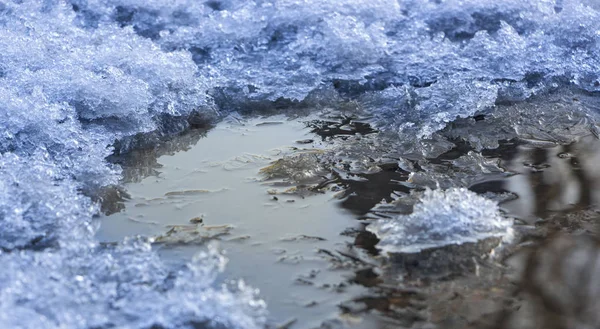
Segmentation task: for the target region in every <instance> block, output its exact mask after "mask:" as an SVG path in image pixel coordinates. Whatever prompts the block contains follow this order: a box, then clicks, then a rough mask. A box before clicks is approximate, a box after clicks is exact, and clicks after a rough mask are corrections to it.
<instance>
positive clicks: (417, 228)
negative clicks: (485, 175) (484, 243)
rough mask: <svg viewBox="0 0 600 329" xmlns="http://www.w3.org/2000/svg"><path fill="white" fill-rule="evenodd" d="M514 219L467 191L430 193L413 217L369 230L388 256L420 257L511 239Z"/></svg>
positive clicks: (388, 221)
mask: <svg viewBox="0 0 600 329" xmlns="http://www.w3.org/2000/svg"><path fill="white" fill-rule="evenodd" d="M512 224H513V220H512V219H511V218H506V217H504V216H503V215H502V214H501V213H500V210H499V208H498V204H497V203H496V202H494V201H491V200H489V199H486V198H484V197H481V196H479V195H477V194H476V193H473V192H471V191H469V190H467V189H465V188H451V189H448V190H439V189H438V190H430V189H427V190H426V191H425V192H424V194H423V196H422V198H421V200H420V202H419V203H417V204H416V205H415V206H414V210H413V213H412V214H410V215H401V216H398V217H396V218H394V219H381V220H378V221H376V222H374V223H373V224H370V225H369V226H367V230H368V231H370V232H372V233H374V234H375V235H377V237H378V238H379V240H380V241H379V243H378V244H377V248H378V249H381V250H382V251H384V252H386V253H416V252H420V251H421V250H424V249H429V248H435V247H442V246H446V245H451V244H458V245H460V244H463V243H466V242H477V241H478V240H481V239H485V238H489V237H505V238H510V236H511V235H512Z"/></svg>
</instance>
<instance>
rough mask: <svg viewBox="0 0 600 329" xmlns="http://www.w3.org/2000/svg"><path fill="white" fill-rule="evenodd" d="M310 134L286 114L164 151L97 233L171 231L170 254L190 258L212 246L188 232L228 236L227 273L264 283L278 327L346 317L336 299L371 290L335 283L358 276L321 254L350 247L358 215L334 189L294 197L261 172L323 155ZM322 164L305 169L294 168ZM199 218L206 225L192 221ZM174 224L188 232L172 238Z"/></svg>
mask: <svg viewBox="0 0 600 329" xmlns="http://www.w3.org/2000/svg"><path fill="white" fill-rule="evenodd" d="M309 119H310V118H304V119H303V120H307V121H308V120H309ZM309 131H310V130H309V129H308V128H307V126H306V124H304V123H302V122H301V121H300V120H289V119H288V118H286V117H284V116H279V117H268V118H261V119H250V120H241V121H237V120H233V119H231V120H228V121H227V122H223V123H221V124H218V125H217V126H216V127H215V128H214V129H211V130H209V131H208V132H207V133H206V137H204V138H202V139H200V140H199V141H198V142H197V144H195V145H192V146H191V147H190V148H189V150H187V151H185V152H178V153H175V154H172V155H164V156H161V157H159V158H158V159H157V162H158V163H159V164H160V168H159V169H157V172H156V173H154V174H153V175H150V176H148V177H139V178H138V177H136V178H131V180H132V182H130V183H126V184H125V185H124V188H125V189H126V192H127V194H128V195H129V196H130V199H129V200H127V201H126V202H125V209H124V210H123V211H121V212H119V213H116V214H112V215H110V216H106V217H103V218H102V219H101V224H102V226H101V229H100V230H99V231H98V239H99V240H100V241H106V242H113V241H120V240H121V239H123V238H124V237H127V236H131V235H136V234H143V235H146V236H162V238H159V241H162V242H163V244H162V245H163V250H162V251H161V254H163V256H164V257H165V258H168V259H170V261H171V262H173V261H174V260H173V259H180V261H183V260H185V259H187V258H189V257H190V255H191V254H193V252H194V250H197V249H198V248H202V247H200V246H201V245H202V244H203V243H205V239H200V238H199V237H197V236H196V237H194V236H193V235H189V236H188V235H186V231H185V229H186V228H187V229H190V230H192V231H195V230H196V227H197V230H198V231H199V232H200V235H203V236H216V239H218V240H220V248H222V249H224V250H225V252H226V254H227V258H228V259H229V265H228V267H227V271H226V273H227V274H228V276H230V277H236V278H243V279H244V280H245V282H247V283H248V284H251V285H252V286H253V287H257V288H259V289H260V296H261V297H262V298H263V299H264V300H265V301H266V302H267V304H268V305H270V307H269V311H270V312H271V314H272V316H271V320H272V321H274V322H275V323H284V322H285V321H287V320H290V319H296V325H297V327H298V328H311V327H316V326H318V325H320V323H321V322H322V321H324V320H327V319H330V318H331V319H334V318H337V317H338V313H339V312H338V306H337V305H338V304H339V303H340V302H342V301H345V300H348V299H350V298H351V297H352V296H356V295H358V294H360V292H361V291H362V292H363V293H364V288H361V287H360V286H350V287H347V288H344V289H342V288H336V286H339V285H340V284H343V285H345V283H344V282H345V281H346V277H348V276H350V275H351V274H353V273H352V271H348V270H343V269H335V268H333V265H332V264H331V262H330V261H329V260H328V258H327V255H326V254H323V253H322V252H319V250H327V251H332V252H335V250H337V249H342V250H343V249H344V248H345V245H346V244H348V243H351V242H352V240H351V239H350V238H348V237H344V236H342V235H340V233H341V232H342V231H344V230H345V229H348V228H352V227H355V226H357V223H356V221H355V219H354V217H353V216H352V215H351V214H350V213H349V212H347V211H344V210H343V209H341V208H339V207H338V206H337V204H338V203H339V200H338V199H336V198H334V197H333V193H331V192H325V193H317V194H314V195H307V196H302V195H298V194H285V193H283V192H284V191H286V190H288V189H290V188H293V187H294V184H292V183H288V184H284V183H283V181H282V180H281V179H271V180H265V177H264V175H261V174H260V173H259V170H260V169H261V168H263V167H268V166H269V165H270V164H271V163H272V162H274V161H276V160H278V159H281V158H283V157H285V156H287V157H293V156H295V155H299V154H311V153H316V152H324V151H325V150H326V146H327V144H323V143H321V142H320V141H319V139H318V138H315V137H318V136H316V135H314V134H311V133H310V132H309ZM311 139H312V140H316V142H310V143H309V142H308V141H307V140H311ZM298 141H301V142H302V143H298ZM151 156H152V155H151ZM131 161H132V162H134V163H147V162H148V161H147V160H145V159H134V160H131ZM138 169H139V168H138ZM313 169H314V168H311V167H298V168H297V169H296V172H295V174H299V175H302V176H305V175H303V174H305V173H306V172H310V171H312V170H313ZM278 182H279V184H276V183H278ZM280 185H281V186H280ZM186 191H187V192H186ZM199 217H200V218H202V223H201V224H198V225H195V224H193V223H190V220H192V221H194V220H193V219H194V218H195V219H196V221H199V219H198V218H199ZM173 226H175V229H177V228H178V227H179V226H181V231H180V232H182V233H180V234H179V235H178V234H176V233H173V234H172V235H169V236H166V235H168V234H167V232H168V231H169V230H170V229H171V228H172V227H173ZM224 226H226V227H228V229H225V228H224ZM219 234H222V235H219ZM194 238H195V240H194ZM206 240H208V238H207V239H206ZM185 241H187V243H186V242H185ZM194 241H195V242H194ZM180 242H181V243H180ZM338 290H339V292H337V291H338Z"/></svg>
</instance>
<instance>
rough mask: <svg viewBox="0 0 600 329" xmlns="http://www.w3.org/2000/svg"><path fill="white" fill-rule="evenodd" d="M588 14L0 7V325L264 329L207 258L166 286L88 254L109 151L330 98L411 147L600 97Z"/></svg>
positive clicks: (113, 254)
mask: <svg viewBox="0 0 600 329" xmlns="http://www.w3.org/2000/svg"><path fill="white" fill-rule="evenodd" d="M597 8H600V6H599V5H598V3H597V1H596V2H592V1H583V0H581V1H578V0H556V1H553V0H534V1H522V0H501V1H493V2H491V1H479V0H463V1H458V0H456V1H455V0H448V1H429V0H398V1H394V0H379V1H377V0H375V1H359V0H355V1H349V0H342V1H322V0H320V1H316V0H281V1H262V0H257V1H237V0H222V1H219V0H211V1H195V0H177V1H172V0H151V1H147V0H70V1H61V0H43V1H41V0H23V1H5V2H1V3H0V154H1V155H0V178H1V179H0V189H1V190H2V193H1V194H0V216H1V218H0V249H1V250H2V253H1V254H0V262H2V264H3V268H4V269H6V270H5V271H1V272H0V297H1V300H2V303H1V304H0V322H2V323H9V324H11V325H12V326H11V327H19V326H21V327H39V328H44V327H52V328H55V327H62V328H87V327H110V326H111V325H115V326H116V327H131V328H140V327H144V326H146V327H148V326H150V324H151V323H157V324H162V325H164V326H165V327H180V326H183V325H186V324H188V325H189V324H190V323H193V322H203V321H205V320H206V319H209V318H213V319H216V321H220V325H224V326H229V327H239V328H252V327H258V326H260V325H261V323H263V321H264V305H262V304H261V302H260V301H258V300H257V298H256V296H255V295H254V291H253V290H252V289H250V288H245V287H241V288H240V289H233V290H239V291H237V292H236V291H232V290H231V289H226V290H221V289H217V288H215V287H213V286H212V284H213V282H212V281H213V280H212V279H211V277H212V275H213V273H216V272H218V269H215V267H217V268H218V267H219V265H218V264H220V261H217V260H215V257H216V256H215V257H208V258H206V259H204V260H202V259H200V260H197V261H195V262H194V263H193V264H190V266H189V268H188V269H185V270H182V271H181V272H179V273H170V274H167V272H168V271H169V270H168V269H167V268H165V267H164V266H163V265H162V264H161V263H160V261H159V260H158V259H157V258H156V256H155V255H154V254H153V252H152V251H150V250H148V248H149V247H148V244H147V243H146V242H140V241H138V242H134V243H133V244H132V242H128V243H124V244H122V245H120V246H117V247H115V248H116V249H110V248H108V249H106V248H102V247H100V246H98V245H97V243H96V242H95V241H94V239H93V234H94V227H93V225H92V216H93V215H94V214H95V213H96V211H97V209H96V207H95V206H94V205H93V204H92V202H91V201H90V200H89V198H87V197H85V196H83V195H82V194H81V191H88V192H89V191H93V190H94V189H95V188H97V187H99V186H103V185H107V184H114V183H116V182H117V180H118V177H119V169H118V168H117V167H115V166H113V165H110V164H108V163H107V162H106V161H104V158H105V157H106V156H107V155H109V154H110V153H111V152H112V149H111V145H113V143H114V141H116V140H125V141H126V140H127V139H128V138H129V137H131V136H134V135H136V134H138V133H143V132H150V131H154V130H157V129H158V130H160V131H161V133H168V132H173V131H177V130H180V129H182V128H185V125H186V123H185V120H183V118H184V117H185V116H187V115H189V114H190V113H196V114H200V115H202V116H204V117H206V118H211V117H213V116H214V115H215V114H216V113H218V112H219V111H221V112H227V111H229V110H239V109H243V108H244V106H245V105H244V104H247V103H248V102H253V101H260V102H267V103H268V102H272V101H275V100H278V99H289V100H296V101H300V100H306V99H312V100H317V101H318V102H327V101H329V99H330V98H336V97H340V96H341V97H351V98H352V99H353V100H355V101H357V102H358V104H359V105H360V106H362V107H363V108H365V109H367V110H370V111H372V113H373V114H374V115H375V117H376V118H377V119H379V120H380V122H381V123H382V124H381V125H382V127H383V128H386V129H389V130H395V131H397V132H398V134H399V136H400V137H401V138H402V137H403V136H414V134H418V135H421V136H424V135H429V134H431V133H432V132H434V131H436V130H437V129H440V128H442V127H443V126H444V125H445V123H447V122H449V121H451V120H453V119H454V118H455V117H456V116H463V117H465V116H469V115H472V114H473V113H475V112H476V111H480V110H482V111H483V110H486V109H488V108H490V107H492V106H494V104H495V103H498V102H506V101H518V100H523V99H527V98H528V97H530V96H532V95H535V94H541V93H544V92H546V91H548V90H552V89H555V88H560V87H562V86H571V87H573V88H579V89H583V90H585V91H590V92H593V91H600V79H599V74H600V70H599V69H598V67H600V48H599V45H600V43H599V41H600V32H599V31H600V13H599V12H598V11H597V10H596V9H597ZM332 95H333V96H332ZM177 118H181V119H180V120H178V119H177ZM125 145H129V144H127V143H125ZM126 148H127V147H125V148H124V150H126ZM456 198H457V200H458V201H461V200H463V199H462V198H467V199H469V198H468V193H463V194H461V196H456ZM434 199H435V200H437V199H436V198H434ZM442 199H443V198H442ZM465 200H466V199H465ZM463 201H464V200H463ZM477 202H480V203H481V202H482V201H477ZM438 203H439V202H436V203H433V204H432V206H440V207H442V206H443V205H442V204H438ZM482 206H483V205H482ZM434 210H435V209H434ZM482 211H483V210H482ZM449 214H450V213H448V216H450V215H449ZM468 218H471V217H468ZM432 223H433V222H432ZM436 223H437V222H436ZM467 224H468V223H465V225H467ZM467 235H468V234H467ZM211 252H212V251H211ZM217 258H218V257H217ZM198 271H200V272H198ZM203 271H208V272H206V273H204V272H203ZM199 273H200V274H199ZM207 273H208V275H206V274H207ZM205 276H207V278H205V279H202V278H203V277H205ZM171 277H175V279H173V280H175V281H174V282H175V283H174V284H169V283H167V282H166V281H168V280H166V278H171ZM140 278H144V280H141V279H140ZM186 280H189V281H194V282H187V283H186ZM177 282H178V283H177ZM81 314H85V315H86V316H85V317H82V316H81ZM217 315H218V316H217Z"/></svg>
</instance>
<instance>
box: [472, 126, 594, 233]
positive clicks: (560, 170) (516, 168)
mask: <svg viewBox="0 0 600 329" xmlns="http://www.w3.org/2000/svg"><path fill="white" fill-rule="evenodd" d="M499 149H500V150H501V151H500V152H497V154H491V155H492V156H494V157H498V158H500V159H501V160H500V163H499V164H500V166H501V167H502V168H504V169H505V170H506V171H507V172H508V173H510V175H509V176H508V177H504V178H502V179H490V180H485V181H483V182H479V183H477V184H475V185H474V186H472V187H471V189H473V190H475V191H477V192H488V191H489V192H495V193H502V192H509V193H512V194H513V195H514V197H512V198H509V200H507V201H505V202H503V203H502V207H503V208H504V209H505V210H506V211H507V212H508V213H510V214H511V215H512V216H515V217H517V218H519V219H521V220H523V221H525V222H529V223H533V222H535V221H536V220H538V219H544V218H547V217H549V216H550V215H552V214H553V213H567V212H573V211H577V210H582V209H587V208H590V207H592V208H593V207H595V206H598V204H599V203H600V194H599V193H598V192H597V188H598V187H600V169H599V168H598V166H597V163H598V161H600V140H599V139H598V138H597V137H596V136H595V135H588V136H584V137H582V138H580V139H579V140H578V141H577V142H574V143H571V144H566V145H557V144H555V143H552V142H548V141H541V140H530V141H520V142H515V141H507V142H504V143H503V145H502V146H501V147H500V148H499ZM488 156H489V155H488Z"/></svg>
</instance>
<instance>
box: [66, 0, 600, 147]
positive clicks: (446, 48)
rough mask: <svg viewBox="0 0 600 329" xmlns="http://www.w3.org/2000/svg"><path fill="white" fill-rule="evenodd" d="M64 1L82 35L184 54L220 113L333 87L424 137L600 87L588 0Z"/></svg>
mask: <svg viewBox="0 0 600 329" xmlns="http://www.w3.org/2000/svg"><path fill="white" fill-rule="evenodd" d="M72 3H73V4H75V8H76V9H77V17H78V19H79V22H80V24H82V25H83V26H87V27H92V26H98V25H99V24H102V23H103V22H118V23H119V24H121V25H123V26H131V27H133V29H134V30H135V31H136V32H137V33H138V34H139V35H142V36H146V37H148V38H150V39H152V40H154V42H155V43H156V45H158V46H160V47H162V48H163V49H166V50H174V49H187V50H189V51H190V52H191V53H192V56H193V59H194V61H195V62H196V63H197V64H198V65H199V67H200V70H201V71H202V72H204V73H205V74H206V76H210V77H211V79H213V80H211V81H214V82H215V83H216V84H217V85H218V92H213V93H212V94H213V95H214V96H215V99H216V100H217V103H218V104H220V105H221V106H225V107H227V106H233V105H235V104H237V105H238V106H239V104H240V100H242V102H241V104H244V102H243V100H246V101H248V100H264V99H267V100H275V99H278V98H288V99H296V100H302V99H305V97H306V96H307V95H309V94H311V93H313V94H319V93H320V92H321V91H323V90H324V89H331V88H335V89H337V90H338V91H340V92H341V93H342V94H345V95H346V96H362V98H363V99H361V103H362V105H364V106H365V107H367V108H370V109H372V110H373V111H374V112H377V113H378V114H379V115H380V116H381V118H382V125H385V126H388V128H391V129H397V130H399V132H400V134H401V135H404V136H406V134H405V133H406V132H407V131H409V132H410V133H414V132H417V133H419V134H421V135H429V134H431V133H432V132H434V131H435V130H437V129H440V128H441V127H443V126H444V124H445V123H446V122H448V121H451V120H452V119H454V118H455V117H456V116H462V117H465V116H469V115H471V114H473V113H474V112H475V111H478V110H486V109H489V108H490V107H492V106H494V104H495V103H496V102H507V101H516V100H523V99H526V98H528V97H530V96H531V95H533V94H536V93H542V92H545V91H547V90H550V89H553V88H558V87H560V86H565V85H573V86H576V87H577V88H581V89H583V90H587V91H598V90H600V80H599V74H600V73H599V72H598V70H597V69H596V68H597V67H598V64H600V63H599V62H598V61H599V58H600V56H599V55H600V54H599V50H598V41H599V38H600V34H598V30H600V13H599V12H598V11H597V9H598V8H599V7H600V6H599V5H598V2H597V1H578V0H554V1H553V0H535V1H518V0H503V1H493V2H489V1H483V2H482V1H479V0H468V1H457V0H447V1H430V0H400V1H394V0H380V1H369V2H364V1H351V0H344V1H312V0H303V1H300V0H298V1H290V0H281V1H235V0H230V1H227V0H222V1H220V0H216V1H206V2H197V1H193V0H189V1H188V0H180V1H177V2H173V1H166V0H156V1H136V0H130V1H120V0H90V1H79V0H73V1H72ZM317 98H318V97H317Z"/></svg>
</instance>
